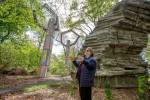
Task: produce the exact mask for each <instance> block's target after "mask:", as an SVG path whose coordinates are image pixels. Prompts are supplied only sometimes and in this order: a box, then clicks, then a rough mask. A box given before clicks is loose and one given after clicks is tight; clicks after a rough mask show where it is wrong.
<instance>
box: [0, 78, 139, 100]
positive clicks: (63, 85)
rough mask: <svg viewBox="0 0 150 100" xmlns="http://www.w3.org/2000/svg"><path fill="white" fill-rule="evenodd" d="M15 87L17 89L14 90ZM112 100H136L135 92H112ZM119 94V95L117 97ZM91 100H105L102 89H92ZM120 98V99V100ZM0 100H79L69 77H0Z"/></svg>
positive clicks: (76, 87) (118, 90)
mask: <svg viewBox="0 0 150 100" xmlns="http://www.w3.org/2000/svg"><path fill="white" fill-rule="evenodd" d="M16 87H17V88H16ZM113 91H114V93H113V96H114V98H115V99H114V100H130V99H129V98H131V97H133V99H131V100H136V98H137V95H136V91H135V90H133V89H131V90H123V89H117V90H113ZM119 94H120V95H119ZM92 95H93V100H105V98H104V97H105V91H104V89H99V88H93V91H92ZM120 98H122V99H120ZM0 100H80V99H79V92H78V85H77V83H74V82H73V81H72V79H71V77H69V76H67V77H59V76H50V77H48V78H38V77H35V76H0Z"/></svg>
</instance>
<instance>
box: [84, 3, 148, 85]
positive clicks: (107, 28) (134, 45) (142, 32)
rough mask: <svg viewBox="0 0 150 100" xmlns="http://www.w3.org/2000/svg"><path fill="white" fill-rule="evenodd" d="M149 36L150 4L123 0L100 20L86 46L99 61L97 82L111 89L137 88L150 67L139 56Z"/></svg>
mask: <svg viewBox="0 0 150 100" xmlns="http://www.w3.org/2000/svg"><path fill="white" fill-rule="evenodd" d="M148 33H150V1H148V0H122V1H121V2H119V3H118V4H117V5H116V6H115V7H114V8H113V9H112V10H111V11H110V12H109V13H108V14H107V15H105V16H104V17H102V18H100V19H99V21H98V23H97V26H96V28H95V29H94V31H93V32H92V33H91V34H90V35H89V36H88V37H87V38H86V41H85V45H84V47H92V48H93V49H94V51H95V54H96V59H97V62H98V67H97V72H96V78H98V79H96V81H98V80H99V82H98V85H100V86H103V85H104V84H103V83H104V80H106V79H107V80H108V81H109V82H111V86H112V87H136V86H137V76H138V75H144V74H145V71H146V67H147V63H145V62H144V61H143V60H142V59H141V57H140V56H139V54H140V53H141V52H142V50H143V48H146V46H147V42H148Z"/></svg>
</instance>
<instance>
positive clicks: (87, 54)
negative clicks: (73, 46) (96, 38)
mask: <svg viewBox="0 0 150 100" xmlns="http://www.w3.org/2000/svg"><path fill="white" fill-rule="evenodd" d="M84 55H85V56H87V57H89V56H91V52H90V50H89V49H88V48H87V49H86V50H85V52H84Z"/></svg>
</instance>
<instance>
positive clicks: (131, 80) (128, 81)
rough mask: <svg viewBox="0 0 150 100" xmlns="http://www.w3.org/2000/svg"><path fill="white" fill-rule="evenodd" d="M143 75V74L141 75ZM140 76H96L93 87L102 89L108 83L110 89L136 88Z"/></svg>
mask: <svg viewBox="0 0 150 100" xmlns="http://www.w3.org/2000/svg"><path fill="white" fill-rule="evenodd" d="M143 75H144V74H143ZM139 76H141V75H117V76H96V77H95V80H94V81H95V86H96V87H100V88H104V87H105V84H106V83H109V84H110V86H111V87H112V88H136V87H138V77H139Z"/></svg>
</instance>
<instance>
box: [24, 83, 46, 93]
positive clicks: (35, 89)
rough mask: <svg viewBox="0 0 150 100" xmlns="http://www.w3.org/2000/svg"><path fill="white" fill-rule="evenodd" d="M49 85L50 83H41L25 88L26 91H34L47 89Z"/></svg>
mask: <svg viewBox="0 0 150 100" xmlns="http://www.w3.org/2000/svg"><path fill="white" fill-rule="evenodd" d="M48 87H49V86H48V84H40V85H33V86H30V87H26V88H24V89H23V91H24V92H34V91H37V90H41V89H47V88H48Z"/></svg>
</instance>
